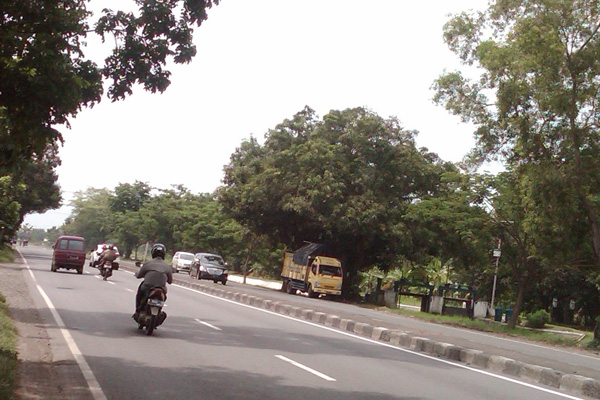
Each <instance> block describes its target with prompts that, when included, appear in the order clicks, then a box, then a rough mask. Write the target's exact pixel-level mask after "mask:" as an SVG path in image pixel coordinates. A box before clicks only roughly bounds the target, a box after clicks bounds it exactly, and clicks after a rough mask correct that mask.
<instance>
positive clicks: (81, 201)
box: [62, 188, 115, 248]
mask: <svg viewBox="0 0 600 400" xmlns="http://www.w3.org/2000/svg"><path fill="white" fill-rule="evenodd" d="M112 199H113V194H112V192H111V191H110V190H108V189H94V188H88V189H87V190H86V191H83V192H81V191H80V192H76V193H75V198H74V199H73V200H72V201H71V206H72V207H73V210H72V212H71V215H70V216H69V217H68V218H67V219H66V221H65V223H64V225H63V226H62V231H63V232H64V233H65V234H68V235H77V236H82V237H84V238H85V240H86V244H87V245H88V247H90V248H92V247H95V245H96V244H98V243H106V242H107V241H108V240H109V239H110V238H111V235H112V234H113V231H114V228H115V220H114V218H113V215H112V212H111V210H110V204H111V202H112Z"/></svg>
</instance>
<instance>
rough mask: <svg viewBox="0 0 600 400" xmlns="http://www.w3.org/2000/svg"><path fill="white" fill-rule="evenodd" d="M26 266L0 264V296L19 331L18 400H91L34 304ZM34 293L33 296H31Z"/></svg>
mask: <svg viewBox="0 0 600 400" xmlns="http://www.w3.org/2000/svg"><path fill="white" fill-rule="evenodd" d="M30 281H31V279H30V278H29V272H28V271H27V267H26V264H25V263H24V262H23V261H22V259H20V258H19V257H17V259H16V261H15V262H14V263H2V264H0V292H2V293H3V294H4V296H5V297H6V302H7V304H8V307H9V313H10V316H11V318H12V319H13V321H14V323H15V326H16V327H17V330H18V341H17V353H18V360H19V388H18V390H17V393H16V399H17V400H29V399H65V398H69V399H82V400H83V399H91V398H92V396H91V393H90V392H89V389H88V387H87V384H86V382H85V379H84V378H83V375H82V374H81V371H80V369H79V366H78V365H77V363H76V362H75V360H74V359H73V358H72V357H69V356H67V355H66V354H65V352H64V351H59V353H60V355H57V354H56V353H57V350H58V349H59V348H64V345H61V344H60V337H59V336H58V335H57V334H56V333H57V332H56V329H55V326H54V324H53V323H51V322H49V321H51V320H50V319H49V317H50V316H49V315H46V316H45V317H44V316H43V314H44V313H45V312H46V311H45V310H44V309H43V308H42V307H41V306H40V304H41V299H39V300H38V302H36V299H34V296H36V295H37V293H35V292H32V288H33V290H35V285H34V284H33V282H30ZM32 293H33V295H32Z"/></svg>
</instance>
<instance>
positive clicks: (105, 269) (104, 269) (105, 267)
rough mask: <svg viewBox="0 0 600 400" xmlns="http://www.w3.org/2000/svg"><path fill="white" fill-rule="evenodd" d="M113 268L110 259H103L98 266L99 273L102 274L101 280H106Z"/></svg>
mask: <svg viewBox="0 0 600 400" xmlns="http://www.w3.org/2000/svg"><path fill="white" fill-rule="evenodd" d="M112 270H113V262H112V261H104V262H103V263H102V265H101V266H100V275H102V279H103V280H107V279H108V278H109V277H111V276H112Z"/></svg>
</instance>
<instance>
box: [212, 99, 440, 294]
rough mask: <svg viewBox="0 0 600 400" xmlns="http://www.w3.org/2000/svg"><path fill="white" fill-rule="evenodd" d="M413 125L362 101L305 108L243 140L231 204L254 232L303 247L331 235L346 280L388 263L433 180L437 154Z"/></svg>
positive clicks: (234, 160) (228, 197)
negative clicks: (409, 211) (319, 113)
mask: <svg viewBox="0 0 600 400" xmlns="http://www.w3.org/2000/svg"><path fill="white" fill-rule="evenodd" d="M414 135H415V132H412V131H406V130H404V129H402V128H401V126H400V124H399V122H398V121H397V120H396V119H394V118H391V119H388V120H384V119H383V118H381V117H379V116H378V115H376V114H375V113H373V112H371V111H368V110H365V109H363V108H354V109H347V110H344V111H331V112H330V113H329V114H327V115H326V116H325V117H324V118H323V120H322V121H318V119H317V117H316V115H315V113H314V111H313V110H311V109H310V108H308V107H306V108H305V109H304V110H302V111H301V112H299V113H297V114H296V115H295V116H294V117H293V118H292V119H291V120H285V121H284V122H283V123H281V124H279V125H277V126H276V128H275V129H272V130H270V131H269V132H268V134H267V135H266V141H265V144H264V146H262V147H261V146H260V145H259V144H258V143H257V142H256V141H255V140H254V139H252V138H251V139H250V140H249V141H246V142H244V143H242V145H241V146H240V148H238V149H237V150H236V152H235V153H234V154H233V155H232V157H231V159H230V163H229V164H228V165H227V166H226V167H225V177H224V179H223V182H224V184H225V186H224V187H223V188H222V189H221V190H220V192H219V200H220V202H222V204H223V205H224V210H225V211H226V212H227V213H229V214H230V215H231V216H232V217H234V218H235V219H236V220H238V221H239V222H240V223H241V224H242V225H244V226H248V227H249V229H252V230H253V231H254V233H256V234H259V235H266V236H268V237H270V238H271V239H272V241H273V242H281V243H284V244H286V245H287V246H288V248H296V247H297V246H300V245H301V244H302V243H303V241H305V240H307V241H311V242H325V243H326V244H327V245H328V246H329V247H330V250H331V251H332V252H333V253H336V254H337V255H338V256H339V257H341V258H342V261H343V262H344V264H345V268H346V271H347V272H349V273H350V274H351V277H350V279H349V280H345V285H346V289H348V287H349V285H350V284H351V282H352V280H353V279H354V277H355V276H356V273H357V271H358V270H359V269H361V268H367V267H368V266H370V265H374V264H381V265H383V266H385V268H389V266H390V264H391V262H392V260H393V259H394V258H395V256H396V255H397V254H398V253H400V252H401V249H403V248H404V247H405V245H406V244H407V243H409V242H410V232H409V231H408V229H407V227H406V226H405V225H404V223H403V222H402V218H401V217H402V215H404V213H405V212H406V208H407V206H408V204H410V203H411V202H413V201H415V200H416V199H418V198H420V197H422V196H423V195H425V193H427V192H428V191H432V190H434V188H435V185H436V183H437V182H439V174H440V172H441V168H440V166H439V165H440V164H441V163H440V162H439V160H438V159H437V157H436V156H435V155H432V154H430V153H427V152H426V151H425V150H421V151H420V150H418V149H417V148H416V147H415V143H414Z"/></svg>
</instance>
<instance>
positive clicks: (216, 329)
mask: <svg viewBox="0 0 600 400" xmlns="http://www.w3.org/2000/svg"><path fill="white" fill-rule="evenodd" d="M196 321H197V322H198V323H200V324H202V325H205V326H208V327H209V328H211V329H214V330H215V331H220V330H222V329H221V328H219V327H216V326H214V325H211V324H209V323H208V322H204V321H202V320H200V319H198V318H196Z"/></svg>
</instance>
